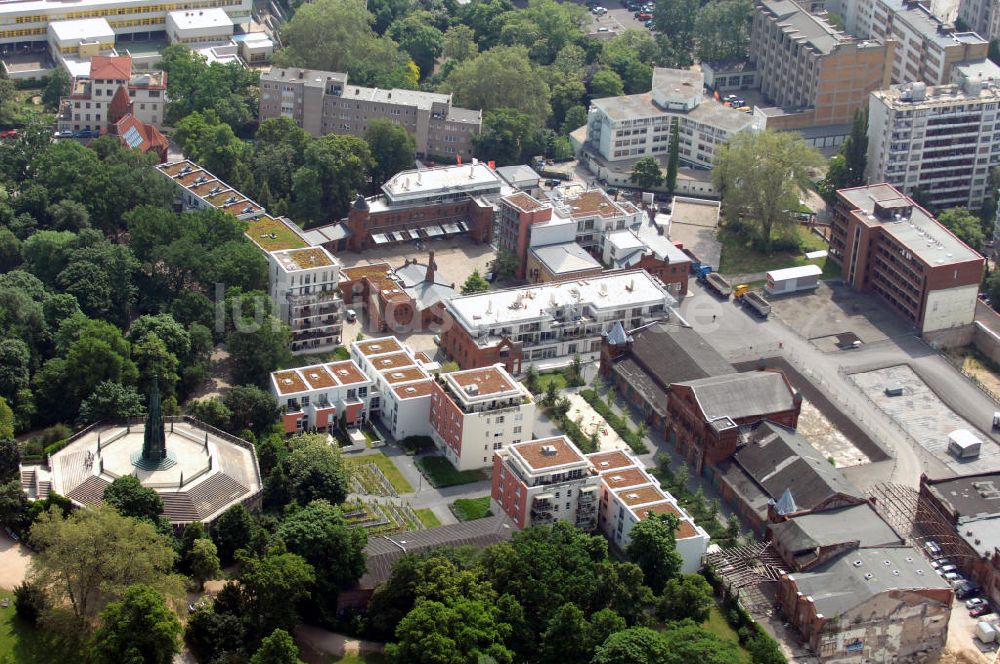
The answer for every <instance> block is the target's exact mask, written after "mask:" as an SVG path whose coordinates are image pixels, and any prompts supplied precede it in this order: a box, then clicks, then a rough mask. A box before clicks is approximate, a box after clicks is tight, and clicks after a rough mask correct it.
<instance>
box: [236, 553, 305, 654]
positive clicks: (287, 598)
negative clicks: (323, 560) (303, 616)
mask: <svg viewBox="0 0 1000 664" xmlns="http://www.w3.org/2000/svg"><path fill="white" fill-rule="evenodd" d="M238 558H239V562H240V575H239V582H240V590H241V593H242V597H243V602H244V604H245V606H246V611H245V615H246V617H247V622H248V624H249V627H250V630H251V633H252V634H253V635H254V636H255V638H257V639H260V638H262V637H263V636H265V635H267V634H271V633H272V632H274V630H276V629H279V628H280V629H283V630H285V631H286V632H291V631H292V630H293V629H295V625H296V623H298V610H297V607H298V603H299V602H300V601H302V600H304V599H305V598H307V597H309V595H310V592H311V588H312V585H313V582H314V581H315V580H316V575H315V572H314V571H313V568H312V566H311V565H310V564H309V563H307V562H306V561H305V560H304V559H303V558H302V556H298V555H296V554H294V553H287V552H279V551H269V552H268V553H267V554H266V555H263V556H249V555H243V554H240V556H238Z"/></svg>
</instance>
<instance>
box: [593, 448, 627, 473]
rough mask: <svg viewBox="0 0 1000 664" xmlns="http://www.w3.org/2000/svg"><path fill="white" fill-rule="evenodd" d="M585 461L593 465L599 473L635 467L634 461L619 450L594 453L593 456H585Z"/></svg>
mask: <svg viewBox="0 0 1000 664" xmlns="http://www.w3.org/2000/svg"><path fill="white" fill-rule="evenodd" d="M587 460H588V461H590V463H591V465H593V466H594V468H595V469H596V470H597V472H599V473H604V472H607V471H610V470H614V469H616V468H626V467H628V466H634V465H635V460H634V459H632V457H630V456H629V455H627V454H625V453H624V452H622V451H621V450H612V451H610V452H594V453H593V454H588V455H587Z"/></svg>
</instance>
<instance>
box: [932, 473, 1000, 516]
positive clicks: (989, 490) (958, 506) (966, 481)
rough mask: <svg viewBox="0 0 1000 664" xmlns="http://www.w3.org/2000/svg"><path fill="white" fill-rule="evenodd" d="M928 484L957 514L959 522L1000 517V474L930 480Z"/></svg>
mask: <svg viewBox="0 0 1000 664" xmlns="http://www.w3.org/2000/svg"><path fill="white" fill-rule="evenodd" d="M928 484H929V485H930V488H931V490H932V491H934V492H935V493H937V494H938V496H939V497H940V498H941V499H942V501H943V502H945V503H947V504H948V505H949V506H950V507H951V509H952V511H953V512H955V513H956V515H957V517H958V520H959V522H961V521H962V520H964V519H971V518H982V517H987V516H1000V473H982V474H979V475H964V476H962V477H953V478H948V479H943V480H929V481H928Z"/></svg>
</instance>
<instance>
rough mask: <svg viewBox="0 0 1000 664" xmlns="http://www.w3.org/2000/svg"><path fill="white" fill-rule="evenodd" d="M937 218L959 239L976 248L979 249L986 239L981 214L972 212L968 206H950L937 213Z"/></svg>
mask: <svg viewBox="0 0 1000 664" xmlns="http://www.w3.org/2000/svg"><path fill="white" fill-rule="evenodd" d="M937 220H938V221H939V222H941V225H943V226H944V227H945V228H947V229H948V230H950V231H951V232H952V233H954V234H955V235H956V236H957V237H958V239H959V240H961V241H962V242H964V243H965V244H967V245H969V246H970V247H972V248H973V249H975V250H977V251H978V250H979V249H980V247H982V246H983V242H984V241H985V240H986V236H985V234H984V233H983V227H982V224H981V223H980V221H979V216H978V215H975V214H973V213H972V212H970V211H969V210H968V209H967V208H964V207H958V208H949V209H947V210H943V211H941V212H940V213H938V215H937Z"/></svg>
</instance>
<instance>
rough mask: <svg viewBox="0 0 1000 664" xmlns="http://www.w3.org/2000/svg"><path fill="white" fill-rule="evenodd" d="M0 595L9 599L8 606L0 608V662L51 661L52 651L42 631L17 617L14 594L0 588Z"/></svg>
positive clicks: (14, 663)
mask: <svg viewBox="0 0 1000 664" xmlns="http://www.w3.org/2000/svg"><path fill="white" fill-rule="evenodd" d="M0 596H2V597H9V598H10V600H11V603H10V606H8V607H7V608H0V662H5V663H6V662H10V664H43V663H44V662H48V661H51V658H52V651H51V649H50V648H48V647H47V646H46V645H45V643H44V641H43V639H42V633H41V632H40V631H38V630H37V629H35V628H34V627H32V626H31V625H28V624H26V623H24V622H22V621H20V620H18V619H17V617H16V615H15V613H14V594H13V593H12V592H10V591H8V590H4V589H0Z"/></svg>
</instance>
